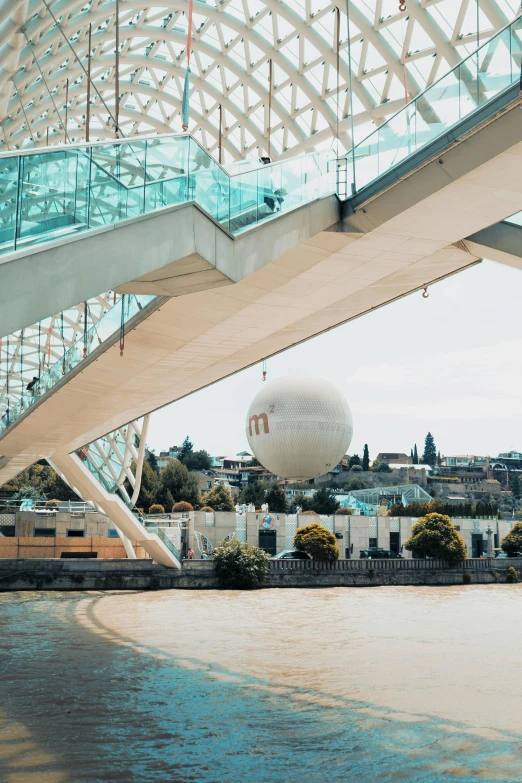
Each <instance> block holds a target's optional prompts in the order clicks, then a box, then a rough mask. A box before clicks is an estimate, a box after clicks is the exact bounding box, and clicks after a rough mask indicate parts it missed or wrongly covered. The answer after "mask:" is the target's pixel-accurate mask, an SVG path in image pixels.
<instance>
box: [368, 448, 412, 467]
mask: <svg viewBox="0 0 522 783" xmlns="http://www.w3.org/2000/svg"><path fill="white" fill-rule="evenodd" d="M375 462H387V463H388V465H390V466H391V465H393V466H396V465H400V466H401V467H403V466H404V465H413V460H412V458H411V457H408V455H407V454H404V453H403V452H400V451H382V452H381V453H380V454H377V456H376V457H375V459H374V463H375Z"/></svg>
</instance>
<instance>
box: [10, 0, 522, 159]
mask: <svg viewBox="0 0 522 783" xmlns="http://www.w3.org/2000/svg"><path fill="white" fill-rule="evenodd" d="M477 3H478V5H477ZM398 5H399V4H398V0H357V2H356V1H355V0H349V4H348V7H349V9H350V31H351V36H350V46H351V56H352V57H351V74H350V67H349V60H348V24H347V17H346V0H337V2H333V0H208V2H204V0H194V30H193V37H192V44H191V50H192V60H191V70H192V76H191V114H190V126H189V130H190V132H191V133H192V134H193V135H194V136H195V137H196V138H198V140H199V141H201V143H202V144H203V146H204V147H205V148H207V149H209V150H210V151H211V152H215V151H216V148H217V145H218V135H219V127H218V126H219V120H218V117H219V106H220V105H221V107H222V113H223V150H224V157H225V160H229V161H230V160H233V159H240V158H243V157H247V156H258V155H259V154H261V153H265V152H266V150H267V146H268V136H269V128H270V135H271V150H272V155H273V156H274V157H277V156H281V155H284V156H290V155H294V154H296V153H297V152H301V151H308V150H311V149H317V148H324V147H328V146H332V145H333V144H335V146H336V147H338V148H339V150H340V151H342V150H343V148H347V147H349V146H350V145H351V131H352V124H353V128H354V136H355V140H356V141H359V140H360V139H362V138H364V137H365V136H366V135H368V133H370V132H371V131H372V129H373V128H374V127H375V126H376V125H379V124H380V123H382V122H383V121H384V120H385V119H386V118H387V117H388V116H390V115H391V114H393V113H394V112H395V111H397V110H398V109H399V108H400V107H401V106H402V105H403V104H404V102H405V100H406V99H410V98H412V97H414V96H415V95H417V94H418V93H419V92H420V91H422V90H423V89H424V88H425V87H427V86H429V85H430V84H431V83H433V81H435V80H436V79H437V78H439V77H441V76H442V75H444V73H446V72H447V71H448V70H449V69H450V68H452V67H454V66H455V65H456V64H457V63H458V62H460V60H461V59H462V58H463V57H465V56H467V55H468V54H469V53H470V52H471V51H473V50H474V49H475V48H476V46H477V43H478V42H483V41H484V40H487V38H488V37H490V36H491V35H492V34H494V33H495V32H497V31H498V30H499V29H500V28H501V27H503V26H504V25H505V24H507V23H508V22H509V21H511V20H512V19H513V18H514V17H515V15H516V14H517V12H518V11H519V2H518V0H407V2H406V5H407V11H406V12H404V13H402V14H401V13H400V12H399V10H398ZM337 6H338V7H339V12H340V19H339V27H337V21H336V20H337V11H336V7H337ZM119 7H120V17H119V36H120V66H119V77H120V90H119V93H120V94H119V101H118V105H119V118H120V128H121V133H122V134H124V135H125V136H133V135H137V134H140V133H149V134H150V133H154V132H158V133H165V132H171V131H179V130H181V117H180V113H181V95H182V91H183V83H184V78H185V68H186V61H187V51H186V45H187V41H186V34H187V18H186V11H187V9H188V0H155V1H151V0H120V4H119ZM115 9H116V0H0V62H1V63H2V65H1V67H0V125H1V126H2V131H3V133H1V134H0V151H1V150H2V149H3V150H6V149H8V148H9V149H14V148H19V147H22V146H26V145H28V146H35V145H36V146H44V145H45V144H46V143H47V139H49V143H51V144H56V143H63V141H64V138H65V133H64V121H65V97H66V80H67V79H69V93H68V99H69V101H68V127H67V132H68V136H69V138H70V139H71V140H75V141H81V140H83V139H84V138H85V116H86V92H87V79H86V76H85V72H84V70H83V69H84V68H85V67H86V62H87V48H88V43H87V41H88V27H89V24H91V25H92V50H91V51H92V58H91V63H92V81H93V84H94V85H95V87H96V89H97V90H98V91H99V94H100V95H101V97H102V98H103V101H104V102H105V104H106V105H104V104H103V102H102V100H101V98H100V95H98V94H97V92H96V89H94V87H93V89H92V93H91V125H90V127H91V140H95V139H102V138H108V137H112V136H114V132H115V128H114V114H115ZM53 16H54V17H55V18H56V20H57V21H58V23H59V24H58V25H57V24H55V22H54V20H53ZM337 38H339V39H340V44H339V58H338V56H337V48H338V45H337ZM68 41H69V42H70V43H71V45H72V47H73V49H74V52H75V55H76V56H75V55H74V54H73V52H72V51H71V49H70V47H69V44H68ZM338 59H339V72H338V73H337V60H338ZM269 60H271V61H272V64H273V96H272V113H271V117H270V118H269V116H268V114H269V112H268V89H269V84H268V72H269V65H268V63H269ZM461 78H463V79H464V80H466V73H465V72H464V73H463V74H462V75H461ZM350 84H351V87H352V89H353V99H351V95H350ZM352 110H353V117H352ZM111 115H112V116H111ZM336 139H338V140H339V142H337V141H336Z"/></svg>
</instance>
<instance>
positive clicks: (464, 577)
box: [462, 571, 471, 585]
mask: <svg viewBox="0 0 522 783" xmlns="http://www.w3.org/2000/svg"><path fill="white" fill-rule="evenodd" d="M462 582H463V583H464V584H465V585H470V584H471V573H470V572H469V571H464V573H463V574H462Z"/></svg>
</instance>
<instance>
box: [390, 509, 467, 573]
mask: <svg viewBox="0 0 522 783" xmlns="http://www.w3.org/2000/svg"><path fill="white" fill-rule="evenodd" d="M404 547H405V549H408V550H410V551H411V552H413V553H414V554H415V555H416V556H417V557H437V558H440V559H441V560H447V561H448V562H449V563H451V564H452V565H456V564H457V563H461V562H462V561H463V560H465V559H466V557H467V555H466V547H465V546H464V541H463V540H462V538H461V536H460V535H459V532H458V531H457V529H456V527H455V525H454V524H453V522H452V521H451V519H450V518H449V517H446V516H444V514H426V516H425V517H420V519H418V520H417V522H416V523H415V524H414V525H413V527H412V529H411V536H410V538H409V539H408V540H407V541H406V543H405V544H404Z"/></svg>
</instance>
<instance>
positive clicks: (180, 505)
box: [172, 500, 194, 511]
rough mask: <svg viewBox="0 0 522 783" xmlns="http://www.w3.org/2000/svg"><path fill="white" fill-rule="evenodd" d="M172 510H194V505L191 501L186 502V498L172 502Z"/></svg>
mask: <svg viewBox="0 0 522 783" xmlns="http://www.w3.org/2000/svg"><path fill="white" fill-rule="evenodd" d="M172 511H194V506H193V505H192V503H187V501H186V500H180V501H178V502H177V503H174V505H173V506H172Z"/></svg>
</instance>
